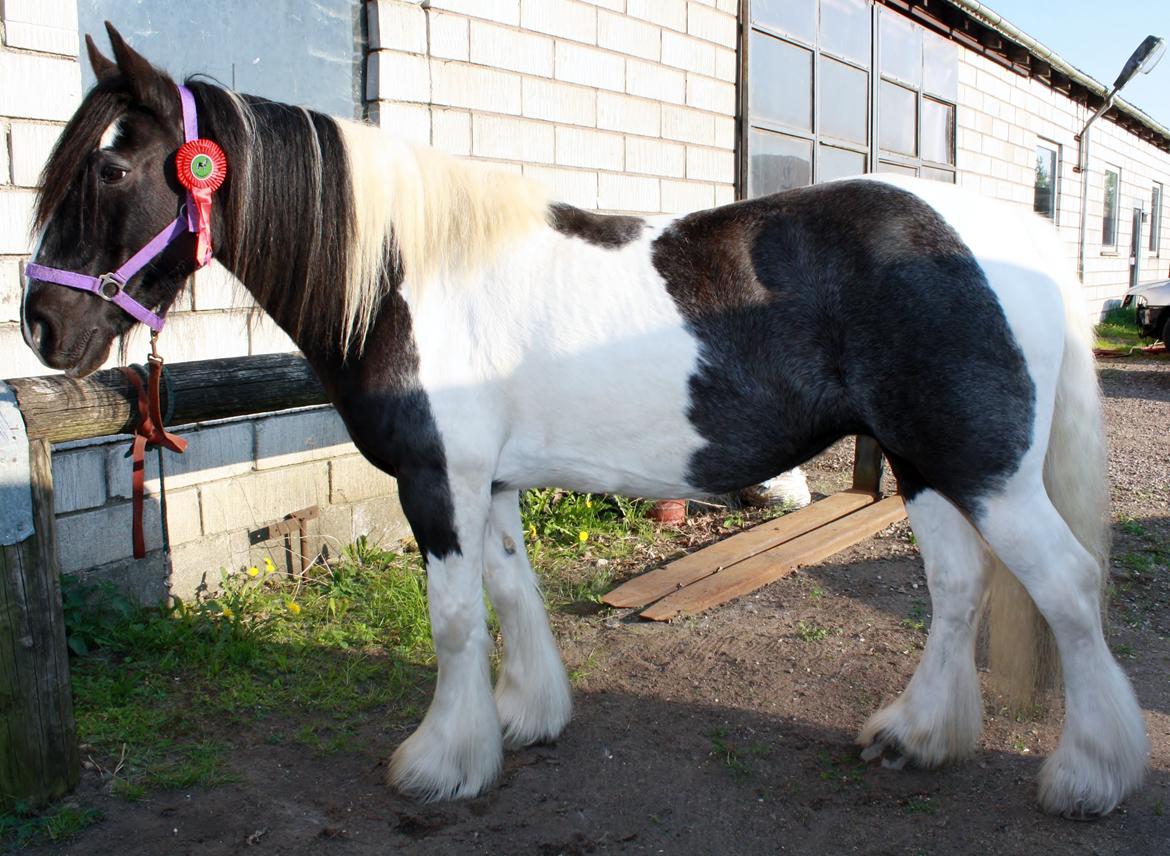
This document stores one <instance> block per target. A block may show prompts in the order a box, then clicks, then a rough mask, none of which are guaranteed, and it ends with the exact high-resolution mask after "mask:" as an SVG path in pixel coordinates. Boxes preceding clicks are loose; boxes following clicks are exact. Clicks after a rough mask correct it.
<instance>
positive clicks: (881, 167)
mask: <svg viewBox="0 0 1170 856" xmlns="http://www.w3.org/2000/svg"><path fill="white" fill-rule="evenodd" d="M874 171H875V172H892V173H894V174H896V175H918V170H917V169H915V168H914V167H912V166H903V165H902V164H900V163H890V162H889V161H880V162H879V163H878V166H877V169H876V170H874Z"/></svg>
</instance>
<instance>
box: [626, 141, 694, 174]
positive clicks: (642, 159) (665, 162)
mask: <svg viewBox="0 0 1170 856" xmlns="http://www.w3.org/2000/svg"><path fill="white" fill-rule="evenodd" d="M626 172H640V173H647V174H649V175H665V176H672V177H676V178H682V176H683V175H684V174H685V173H686V146H683V145H680V144H678V143H667V142H663V141H662V140H647V139H643V138H642V137H626Z"/></svg>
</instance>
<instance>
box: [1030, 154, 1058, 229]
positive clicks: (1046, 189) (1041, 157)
mask: <svg viewBox="0 0 1170 856" xmlns="http://www.w3.org/2000/svg"><path fill="white" fill-rule="evenodd" d="M1032 210H1033V211H1035V212H1036V213H1037V214H1042V215H1043V216H1045V217H1047V218H1048V219H1049V220H1055V219H1056V151H1055V150H1054V149H1051V148H1049V147H1048V146H1036V192H1035V196H1034V198H1033V200H1032Z"/></svg>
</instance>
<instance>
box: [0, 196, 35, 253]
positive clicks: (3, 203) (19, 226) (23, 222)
mask: <svg viewBox="0 0 1170 856" xmlns="http://www.w3.org/2000/svg"><path fill="white" fill-rule="evenodd" d="M35 200H36V194H35V193H33V192H32V191H31V190H15V189H12V188H0V253H3V254H7V255H13V256H16V255H26V254H27V253H29V252H30V251H31V250H32V241H31V238H30V237H29V230H30V228H31V227H32V212H33V202H34V201H35Z"/></svg>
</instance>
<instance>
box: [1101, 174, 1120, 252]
mask: <svg viewBox="0 0 1170 856" xmlns="http://www.w3.org/2000/svg"><path fill="white" fill-rule="evenodd" d="M1120 184H1121V173H1120V172H1118V171H1116V170H1112V169H1106V170H1105V204H1104V210H1103V211H1102V215H1101V245H1102V246H1104V247H1113V248H1116V247H1117V191H1118V187H1119V186H1120Z"/></svg>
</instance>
